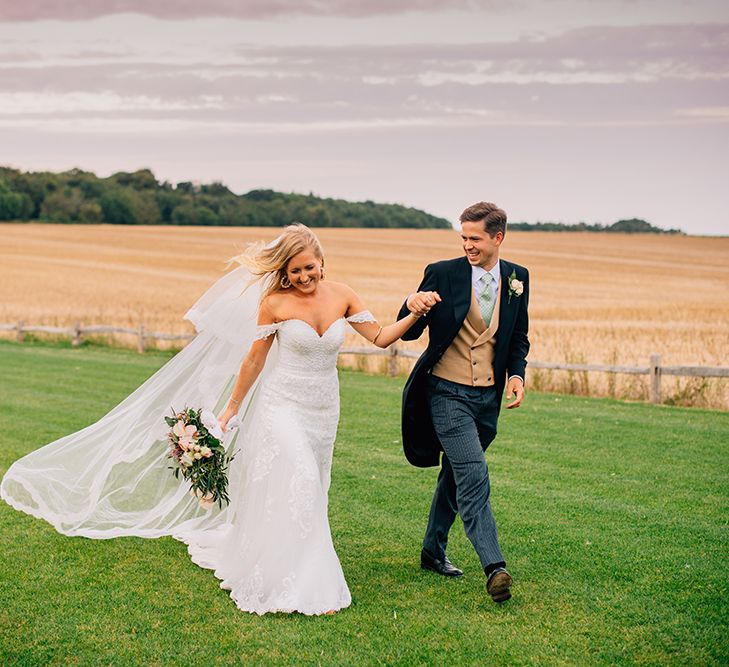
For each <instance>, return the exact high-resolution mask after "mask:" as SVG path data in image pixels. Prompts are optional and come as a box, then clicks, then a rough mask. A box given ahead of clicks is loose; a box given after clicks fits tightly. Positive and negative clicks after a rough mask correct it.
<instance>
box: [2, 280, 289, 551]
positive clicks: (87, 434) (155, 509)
mask: <svg viewBox="0 0 729 667" xmlns="http://www.w3.org/2000/svg"><path fill="white" fill-rule="evenodd" d="M248 285H250V286H248ZM261 288H262V285H261V283H260V282H254V283H251V275H250V273H249V272H248V271H247V270H246V269H245V268H238V269H235V270H233V271H231V272H229V273H228V274H226V275H225V276H223V277H222V278H221V279H220V280H218V281H217V282H216V283H215V284H214V285H213V286H212V287H211V288H210V289H209V290H208V291H207V292H206V293H205V294H204V295H203V296H202V297H201V298H200V299H199V300H198V301H197V302H196V303H195V305H194V306H193V307H192V308H191V309H190V310H189V311H188V312H187V314H186V315H185V318H186V319H188V320H189V321H190V322H192V323H193V324H194V325H195V328H196V329H197V331H198V335H197V336H196V337H195V339H194V340H193V341H192V342H191V343H190V344H189V345H187V347H185V348H184V349H183V350H182V351H181V352H179V353H178V354H177V355H176V356H175V357H173V358H172V359H171V360H170V361H169V362H168V363H167V364H165V365H164V366H163V367H162V368H161V369H160V370H159V371H157V372H156V373H155V374H154V375H153V376H152V377H151V378H149V379H148V380H147V381H146V382H145V383H144V384H143V385H142V386H141V387H139V388H138V389H137V390H136V391H135V392H134V393H132V394H131V395H130V396H129V397H127V398H126V399H125V400H124V401H122V402H121V403H120V404H119V405H117V406H116V407H115V408H114V409H113V410H112V411H111V412H109V413H108V414H107V415H105V416H104V417H102V418H101V419H100V420H99V421H97V422H96V423H94V424H92V425H91V426H88V427H86V428H84V429H83V430H81V431H78V432H77V433H72V434H71V435H67V436H65V437H63V438H61V439H60V440H56V441H55V442H52V443H50V444H48V445H46V446H45V447H42V448H41V449H38V450H36V451H34V452H31V453H30V454H28V455H27V456H24V457H23V458H21V459H19V460H18V461H16V462H15V463H13V465H12V466H11V467H10V469H9V470H8V471H7V473H6V474H5V477H4V478H3V480H2V484H1V485H0V497H2V499H3V500H5V501H6V502H7V503H9V504H10V505H12V506H13V507H15V508H16V509H18V510H22V511H23V512H26V513H28V514H32V515H33V516H36V517H39V518H41V519H45V520H46V521H48V522H49V523H51V524H52V525H53V526H54V527H55V528H56V530H58V531H59V532H60V533H64V534H65V535H83V536H85V537H91V538H95V539H106V538H111V537H119V536H124V535H128V536H131V535H134V536H138V537H160V536H162V535H171V534H173V532H174V533H177V532H181V531H188V530H197V529H206V528H212V527H214V526H217V525H220V524H222V523H224V522H225V520H226V513H227V511H228V509H227V508H225V507H224V508H223V509H222V510H220V509H218V507H217V505H216V506H215V507H214V508H213V509H211V510H205V509H203V508H202V507H200V505H199V503H198V502H197V500H196V499H195V498H192V497H191V496H190V495H189V486H188V484H187V483H186V482H184V481H182V480H177V479H175V478H174V477H173V475H172V472H171V471H170V470H169V469H168V466H169V465H170V459H168V458H167V452H168V449H169V448H168V446H167V444H166V432H167V429H168V427H167V425H166V424H165V422H164V419H163V417H164V416H165V415H166V414H169V413H170V409H171V408H174V409H177V410H179V409H181V408H182V407H184V406H189V407H195V408H197V407H207V408H210V409H212V410H213V411H215V412H216V414H217V413H218V411H219V410H220V409H222V407H223V405H224V403H225V401H226V400H227V398H228V396H229V393H230V391H231V389H232V386H233V383H234V380H235V377H236V375H237V373H238V369H239V366H240V363H241V361H242V360H243V357H244V356H245V354H246V352H247V351H248V349H249V347H250V345H251V343H252V342H253V340H254V338H255V335H256V316H257V310H258V301H259V297H260V293H261ZM275 348H276V343H275V341H274V347H273V348H272V349H271V351H270V352H269V355H268V360H267V363H266V367H267V368H270V366H271V364H272V363H275V360H274V358H275V356H276V354H277V350H276V349H275ZM265 373H266V369H264V371H263V374H265ZM263 374H262V376H263ZM262 376H261V377H262ZM261 377H259V382H260V379H261ZM256 394H257V391H256V386H254V387H253V388H252V389H251V391H250V392H249V393H248V395H247V396H246V399H245V401H244V402H243V404H242V405H241V409H240V411H239V415H240V416H241V424H242V426H241V430H244V429H245V425H246V414H248V413H249V412H250V413H252V412H254V411H255V405H254V404H255V397H256ZM237 438H238V432H236V431H233V432H231V433H229V434H226V442H225V444H226V446H227V447H228V450H229V451H232V450H234V449H235V444H236V440H237ZM238 455H239V456H240V453H239V454H238Z"/></svg>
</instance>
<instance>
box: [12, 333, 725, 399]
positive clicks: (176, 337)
mask: <svg viewBox="0 0 729 667" xmlns="http://www.w3.org/2000/svg"><path fill="white" fill-rule="evenodd" d="M0 331H15V332H16V338H17V340H18V341H20V342H22V341H23V340H24V339H25V334H26V333H47V334H56V335H62V336H71V344H72V345H73V346H74V347H77V346H78V345H80V344H81V340H82V337H83V336H85V335H88V334H117V333H118V334H129V335H132V336H136V338H137V350H138V351H139V352H144V350H145V348H146V341H147V340H148V339H151V340H167V341H190V340H192V339H193V338H194V337H195V334H168V333H158V332H154V331H147V330H146V329H145V327H144V325H143V324H140V325H139V326H138V327H137V328H136V329H131V328H125V327H111V326H105V325H99V326H90V327H82V326H81V324H80V322H76V324H75V325H74V326H73V327H70V328H69V327H49V326H27V325H25V324H24V323H23V322H22V321H20V322H16V323H14V324H0ZM339 353H340V354H354V355H365V356H372V355H374V356H385V357H388V364H387V371H388V374H389V375H396V374H397V372H398V363H397V360H398V358H405V359H417V358H418V357H419V356H420V355H421V354H422V352H420V351H417V350H404V349H402V348H399V347H398V346H397V345H396V344H395V345H391V346H390V347H389V348H388V349H386V350H381V349H380V348H378V347H343V348H342V349H341V350H340V351H339ZM529 367H530V368H537V369H544V370H556V371H574V372H600V373H623V374H627V375H648V376H649V378H650V400H651V402H652V403H660V402H661V400H662V399H661V378H662V377H663V376H664V375H677V376H681V377H701V378H719V377H729V367H726V366H662V365H661V357H660V355H658V354H653V355H651V357H650V360H649V363H648V365H647V366H606V365H602V364H562V363H552V362H545V361H532V360H530V361H529Z"/></svg>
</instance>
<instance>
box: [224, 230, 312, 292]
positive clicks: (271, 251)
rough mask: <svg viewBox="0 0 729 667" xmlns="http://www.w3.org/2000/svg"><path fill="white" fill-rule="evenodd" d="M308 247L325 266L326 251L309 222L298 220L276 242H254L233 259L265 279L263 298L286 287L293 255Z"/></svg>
mask: <svg viewBox="0 0 729 667" xmlns="http://www.w3.org/2000/svg"><path fill="white" fill-rule="evenodd" d="M304 250H312V251H313V252H314V255H316V257H317V259H319V261H321V263H322V266H323V265H324V251H323V250H322V247H321V243H319V239H318V238H317V237H316V234H314V232H312V231H311V230H310V229H309V228H308V227H307V226H306V225H302V224H301V223H300V222H295V223H293V224H291V225H286V227H284V230H283V233H282V234H281V236H279V237H278V238H277V239H276V240H275V241H273V242H272V243H268V244H266V243H263V242H262V241H261V242H259V243H251V244H249V245H248V247H247V248H246V250H245V251H244V252H243V253H242V254H240V255H238V256H237V257H233V259H232V260H231V262H238V263H239V264H242V265H243V266H245V267H246V268H248V270H249V271H250V272H251V274H252V275H253V280H254V281H256V280H261V281H263V289H262V290H261V301H263V300H264V299H265V298H266V297H267V296H269V295H270V294H273V293H274V292H277V291H278V290H280V289H283V284H282V283H283V281H284V280H285V279H286V267H287V266H288V264H289V262H290V261H291V259H292V258H293V257H295V256H296V255H298V254H299V253H300V252H303V251H304Z"/></svg>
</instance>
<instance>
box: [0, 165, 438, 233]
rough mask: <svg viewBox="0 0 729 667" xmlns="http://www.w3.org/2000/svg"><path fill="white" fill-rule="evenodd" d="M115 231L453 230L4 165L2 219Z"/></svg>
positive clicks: (219, 189)
mask: <svg viewBox="0 0 729 667" xmlns="http://www.w3.org/2000/svg"><path fill="white" fill-rule="evenodd" d="M1 220H40V221H44V222H51V223H62V224H70V223H76V224H78V223H81V224H98V223H109V224H114V225H221V226H235V227H237V226H256V227H280V226H282V225H285V224H288V223H290V222H292V221H294V220H295V221H297V222H302V223H304V224H305V225H309V226H311V227H409V228H430V229H451V228H452V227H451V224H450V223H449V222H448V221H447V220H446V219H445V218H439V217H436V216H433V215H430V214H428V213H425V212H424V211H421V210H418V209H415V208H409V207H406V206H401V205H399V204H377V203H375V202H373V201H365V202H349V201H345V200H343V199H330V198H322V197H317V196H315V195H313V194H308V195H302V194H294V193H283V192H277V191H275V190H251V191H250V192H247V193H245V194H241V195H237V194H235V193H234V192H232V191H231V190H229V189H228V188H227V187H226V186H225V185H224V184H223V183H220V182H213V183H209V184H198V183H193V182H191V181H183V182H181V183H177V184H172V183H170V182H168V181H162V182H160V181H158V180H157V179H156V177H155V176H154V174H153V173H152V172H151V171H150V170H149V169H139V170H137V171H134V172H124V171H120V172H117V173H116V174H112V175H111V176H109V177H108V178H99V177H98V176H96V175H95V174H94V173H92V172H89V171H83V170H81V169H71V170H70V171H64V172H61V173H54V172H22V171H20V170H17V169H11V168H9V167H0V221H1Z"/></svg>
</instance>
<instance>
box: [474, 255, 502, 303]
mask: <svg viewBox="0 0 729 667" xmlns="http://www.w3.org/2000/svg"><path fill="white" fill-rule="evenodd" d="M485 273H490V274H491V277H492V278H493V280H492V281H491V300H492V301H493V302H494V303H496V295H497V294H498V293H499V286H500V285H501V271H500V270H499V262H496V264H495V265H494V267H493V268H492V269H491V270H490V271H486V269H484V268H483V267H481V266H473V264H472V265H471V284H472V285H473V289H474V290H475V292H476V294H480V293H481V291H482V290H483V285H482V283H481V282H480V280H481V276H483V275H484V274H485Z"/></svg>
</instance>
